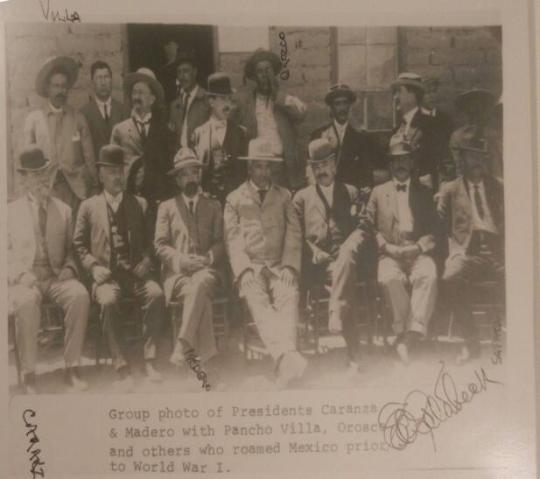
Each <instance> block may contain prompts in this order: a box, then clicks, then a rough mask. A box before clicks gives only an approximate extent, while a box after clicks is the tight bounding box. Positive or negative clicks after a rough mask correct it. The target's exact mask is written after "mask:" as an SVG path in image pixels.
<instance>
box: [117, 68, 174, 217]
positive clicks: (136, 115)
mask: <svg viewBox="0 0 540 479" xmlns="http://www.w3.org/2000/svg"><path fill="white" fill-rule="evenodd" d="M124 89H125V91H126V95H127V96H128V97H129V98H130V99H131V105H132V110H131V117H130V118H128V119H126V120H124V121H122V122H121V123H118V124H117V125H116V126H115V127H114V128H113V131H112V134H111V143H113V144H116V145H119V146H121V147H122V149H123V150H124V162H125V165H124V175H125V178H126V179H127V181H128V185H129V186H130V190H129V191H130V192H131V193H133V192H134V189H131V188H132V185H134V184H135V183H136V181H135V179H134V178H133V176H134V175H136V174H137V173H140V175H141V178H140V181H139V183H140V184H139V185H138V191H139V192H140V194H141V196H143V197H144V198H145V199H146V200H147V202H148V206H149V209H150V217H151V218H152V217H153V218H155V212H156V210H157V203H158V202H159V201H163V200H165V199H168V198H170V197H171V196H172V195H173V185H172V182H171V181H170V179H169V177H168V176H167V171H169V169H170V167H171V164H172V158H173V148H174V139H173V136H172V134H171V132H170V131H169V130H168V128H167V125H166V122H165V118H164V116H163V115H162V113H161V110H160V107H159V106H160V105H162V104H163V88H162V87H161V85H160V84H159V82H158V81H157V80H156V77H155V75H154V73H153V72H152V70H149V69H148V68H139V69H138V70H137V71H136V72H135V73H130V74H128V75H126V77H125V79H124ZM134 166H135V167H134ZM151 222H152V223H153V220H151Z"/></svg>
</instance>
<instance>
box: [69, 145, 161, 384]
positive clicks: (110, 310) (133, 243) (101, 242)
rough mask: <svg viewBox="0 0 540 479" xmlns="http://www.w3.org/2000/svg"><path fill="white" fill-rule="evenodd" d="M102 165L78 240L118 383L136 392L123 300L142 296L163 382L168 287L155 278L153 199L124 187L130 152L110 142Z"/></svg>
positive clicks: (149, 366) (149, 359) (151, 359)
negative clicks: (161, 343) (160, 354)
mask: <svg viewBox="0 0 540 479" xmlns="http://www.w3.org/2000/svg"><path fill="white" fill-rule="evenodd" d="M98 166H99V179H100V181H101V183H102V185H103V192H102V193H101V194H98V195H95V196H93V197H92V198H89V199H87V200H85V201H83V203H82V204H81V208H80V210H79V214H78V215H77V224H76V226H75V233H74V237H73V244H74V246H75V251H76V252H77V255H78V257H79V260H80V262H81V264H82V266H83V268H84V269H85V270H86V272H87V273H88V274H89V275H90V276H91V277H92V280H93V284H92V293H93V296H94V298H95V300H96V301H97V303H98V304H99V305H100V307H101V310H102V317H103V321H104V325H103V328H104V331H105V334H106V336H107V341H108V343H109V349H110V351H111V355H112V358H113V362H114V366H115V369H116V371H117V372H118V375H119V382H118V386H119V387H120V389H122V390H124V391H126V392H130V391H132V390H133V377H132V375H131V369H130V367H129V365H128V363H127V362H126V355H125V344H124V341H123V332H122V324H120V321H119V311H118V307H119V305H118V303H119V301H120V300H121V299H122V298H125V297H127V298H134V299H135V300H137V301H139V303H140V305H141V309H142V311H143V336H144V359H145V370H146V374H147V376H148V378H149V379H150V380H151V381H160V380H161V375H160V373H159V372H158V371H156V369H155V359H156V348H157V341H158V338H159V333H160V331H161V323H162V320H163V318H164V316H165V302H164V299H163V291H162V290H161V288H160V287H159V285H158V284H157V283H156V282H155V281H153V279H152V253H153V245H152V239H151V235H150V229H151V225H149V224H148V223H147V221H148V220H147V202H146V200H145V199H144V198H140V197H137V196H133V195H131V194H129V193H127V192H124V151H123V150H122V148H120V147H119V146H117V145H106V146H104V147H103V148H102V149H101V151H100V154H99V162H98Z"/></svg>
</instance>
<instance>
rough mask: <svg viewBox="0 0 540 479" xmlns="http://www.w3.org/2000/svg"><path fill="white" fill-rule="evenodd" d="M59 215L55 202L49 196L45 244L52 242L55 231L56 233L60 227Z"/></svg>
mask: <svg viewBox="0 0 540 479" xmlns="http://www.w3.org/2000/svg"><path fill="white" fill-rule="evenodd" d="M61 220H62V219H61V216H60V212H59V211H58V208H57V206H56V203H55V202H54V200H53V199H52V198H49V201H48V202H47V231H46V233H45V236H46V238H47V245H52V244H54V240H53V239H52V238H53V237H54V235H55V233H58V230H59V229H61V228H62V224H61ZM57 237H58V236H57Z"/></svg>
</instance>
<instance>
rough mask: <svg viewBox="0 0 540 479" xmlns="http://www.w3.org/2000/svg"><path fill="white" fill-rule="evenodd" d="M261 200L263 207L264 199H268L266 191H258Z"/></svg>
mask: <svg viewBox="0 0 540 479" xmlns="http://www.w3.org/2000/svg"><path fill="white" fill-rule="evenodd" d="M258 192H259V198H260V199H261V205H262V204H263V203H264V198H265V197H266V190H262V189H261V190H258Z"/></svg>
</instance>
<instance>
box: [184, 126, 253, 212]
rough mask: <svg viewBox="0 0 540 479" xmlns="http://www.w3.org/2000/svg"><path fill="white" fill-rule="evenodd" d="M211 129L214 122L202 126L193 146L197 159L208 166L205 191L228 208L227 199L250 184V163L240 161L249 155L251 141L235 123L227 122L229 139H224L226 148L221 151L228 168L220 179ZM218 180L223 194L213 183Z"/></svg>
mask: <svg viewBox="0 0 540 479" xmlns="http://www.w3.org/2000/svg"><path fill="white" fill-rule="evenodd" d="M211 128H212V126H211V122H210V121H207V122H206V123H204V124H203V125H201V126H199V127H198V128H197V129H195V131H194V132H193V138H192V142H193V148H194V150H195V152H196V153H197V157H198V158H199V160H200V161H202V162H203V165H204V170H203V176H202V187H203V189H204V191H207V192H208V193H210V194H211V195H212V196H214V197H216V198H218V199H219V201H220V202H221V204H222V205H223V204H225V198H226V197H227V195H228V194H229V193H230V192H231V191H233V190H235V189H236V188H238V187H239V186H240V185H241V184H242V183H243V182H244V181H245V180H246V176H247V167H246V162H245V161H243V160H239V159H238V157H239V156H245V155H246V154H247V138H246V132H245V130H244V129H243V128H241V127H239V126H238V125H237V124H236V123H234V122H233V121H231V120H228V121H227V129H226V131H225V137H224V138H223V145H221V148H222V149H223V151H224V152H225V155H226V156H227V162H226V165H227V166H226V167H225V168H224V169H223V170H222V172H221V173H219V172H218V173H217V175H216V171H215V168H214V164H213V157H212V152H211V145H210V142H212V143H213V144H214V142H215V140H213V139H212V138H211ZM215 175H216V176H215ZM218 177H219V178H220V180H219V181H218V182H219V184H220V185H221V186H222V189H221V190H219V191H218V188H217V187H216V184H215V183H214V182H213V181H212V180H213V179H214V180H217V179H218Z"/></svg>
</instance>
